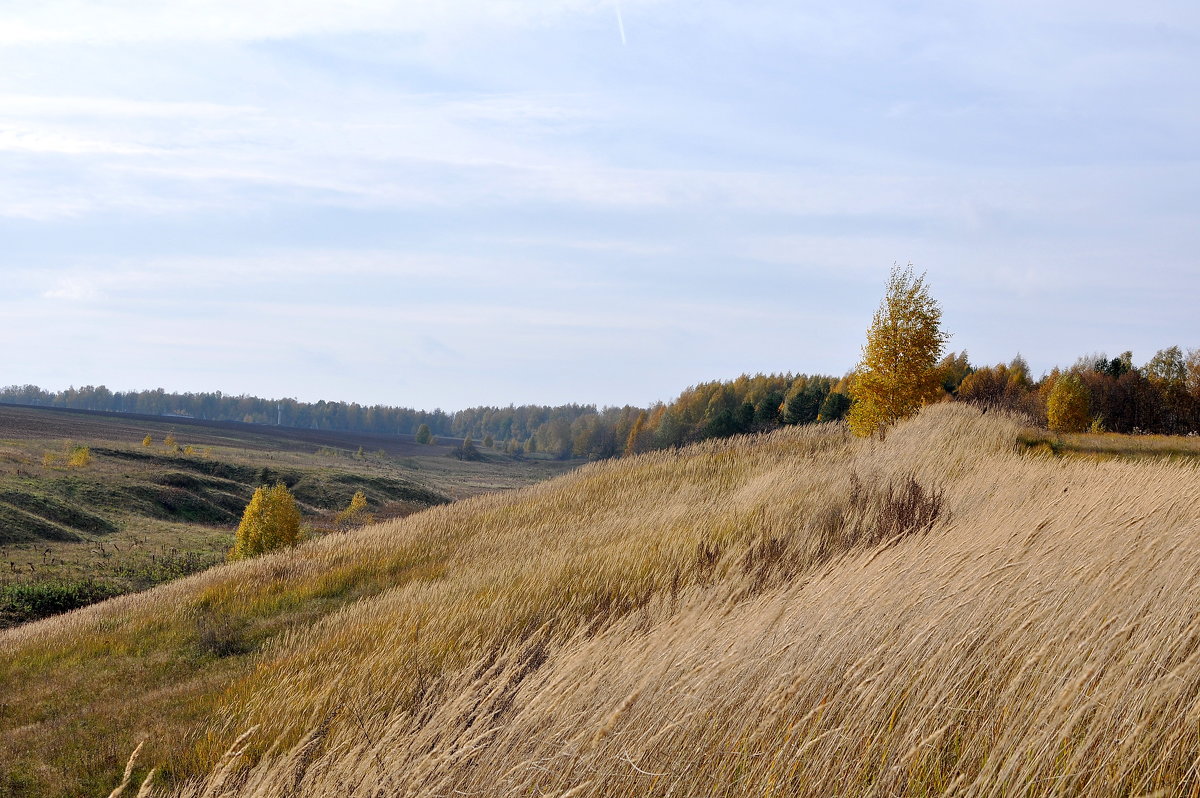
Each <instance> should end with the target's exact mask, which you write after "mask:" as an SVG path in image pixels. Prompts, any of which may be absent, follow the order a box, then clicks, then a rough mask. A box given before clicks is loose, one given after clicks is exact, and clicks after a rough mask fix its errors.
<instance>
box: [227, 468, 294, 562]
mask: <svg viewBox="0 0 1200 798" xmlns="http://www.w3.org/2000/svg"><path fill="white" fill-rule="evenodd" d="M299 542H300V510H299V508H297V507H296V498H295V497H294V496H292V492H291V491H289V490H288V489H287V486H286V485H284V484H283V483H282V482H276V483H275V487H273V488H258V489H257V490H255V491H254V496H253V497H252V498H251V499H250V503H249V504H248V505H246V510H245V512H243V513H242V521H241V523H240V524H238V528H237V543H235V544H234V546H233V549H232V550H230V552H229V558H230V559H231V560H238V559H242V558H243V557H254V556H256V555H259V554H264V553H266V552H268V551H274V550H275V549H280V548H283V547H285V546H295V545H296V544H297V543H299Z"/></svg>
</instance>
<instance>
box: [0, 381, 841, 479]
mask: <svg viewBox="0 0 1200 798" xmlns="http://www.w3.org/2000/svg"><path fill="white" fill-rule="evenodd" d="M0 402H7V403H15V404H27V405H38V406H43V407H61V408H72V409H78V410H103V411H110V412H121V413H142V414H147V415H183V416H189V417H192V418H198V419H205V420H211V421H242V422H248V423H255V424H278V425H282V426H289V427H302V428H306V429H321V430H336V431H347V432H371V433H377V434H384V435H391V434H401V435H416V434H417V433H418V432H419V431H420V430H421V429H422V427H427V428H428V431H429V433H430V434H432V435H434V436H442V437H448V438H456V439H458V438H471V439H473V441H477V442H481V443H483V444H484V445H485V446H488V447H494V448H498V449H502V450H504V451H507V452H509V453H511V454H516V455H522V454H535V453H536V454H542V455H549V456H551V457H556V458H564V459H565V458H570V457H582V458H588V459H593V460H596V459H604V458H608V457H615V456H618V455H622V454H627V453H637V452H645V451H650V450H652V449H661V448H667V447H672V446H680V445H683V444H686V443H692V442H695V441H700V440H704V439H705V438H713V437H726V436H729V435H736V434H739V433H747V432H761V431H766V430H769V429H773V428H775V427H778V426H780V425H784V424H810V423H814V422H816V421H818V420H821V421H832V420H837V419H840V418H842V417H843V416H844V415H845V413H846V411H847V410H848V409H849V407H850V397H849V396H848V395H847V392H846V387H845V380H844V379H843V380H838V379H836V378H832V377H822V376H808V375H803V374H801V375H793V374H773V375H762V374H759V375H755V376H742V377H739V378H738V379H736V380H733V381H731V382H719V381H715V382H707V383H702V384H700V385H696V386H693V387H691V388H688V389H687V390H686V391H684V392H683V393H682V394H681V395H680V396H679V398H677V399H676V400H674V401H673V402H670V403H659V404H656V405H654V406H652V407H649V408H640V407H632V406H626V407H607V408H603V409H598V408H597V407H596V406H595V405H579V404H569V405H560V406H557V407H550V406H542V405H522V406H511V405H510V406H509V407H474V408H469V409H466V410H460V411H458V412H455V413H447V412H444V411H442V410H433V411H424V410H414V409H411V408H404V407H387V406H382V405H373V406H363V405H359V404H357V403H347V402H326V401H321V402H315V403H306V402H298V401H296V400H295V399H262V398H259V397H255V396H227V395H224V394H222V393H221V392H219V391H218V392H213V393H167V392H166V391H164V390H162V389H161V388H160V389H157V390H151V391H127V392H122V391H110V390H109V389H108V388H106V387H104V386H98V387H96V386H90V385H88V386H84V387H82V388H68V389H67V390H64V391H46V390H43V389H41V388H39V387H37V386H34V385H25V386H16V385H14V386H9V387H7V388H3V389H0Z"/></svg>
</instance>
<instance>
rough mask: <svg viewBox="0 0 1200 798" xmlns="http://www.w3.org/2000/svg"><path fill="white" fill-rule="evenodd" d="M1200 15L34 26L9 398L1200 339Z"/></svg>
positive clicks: (758, 364) (477, 383) (598, 400)
mask: <svg viewBox="0 0 1200 798" xmlns="http://www.w3.org/2000/svg"><path fill="white" fill-rule="evenodd" d="M1198 220H1200V6H1198V5H1197V4H1196V3H1195V2H1193V1H1191V0H1179V1H1178V2H1176V1H1175V0H1146V1H1145V2H1142V3H1138V4H1130V3H1115V2H1103V1H1101V2H1096V1H1095V0H1092V1H1090V2H1076V0H1062V1H1061V2H1051V3H1047V2H1045V0H1039V2H1032V1H1031V0H1003V2H1001V1H1000V0H978V1H977V2H971V1H968V2H963V1H962V0H956V1H955V2H949V1H948V0H947V1H944V2H934V1H932V0H929V1H926V0H908V1H906V2H899V1H896V2H873V1H872V0H864V1H861V2H860V1H859V0H846V2H841V3H813V2H804V1H803V0H779V1H778V2H776V0H689V2H679V1H676V0H622V2H620V3H617V2H613V1H612V0H607V1H604V0H539V1H538V2H533V1H532V0H528V1H527V2H518V0H406V2H385V1H384V0H341V1H340V2H338V3H331V2H328V0H286V2H285V0H192V1H191V2H188V3H163V2H161V0H154V1H153V2H152V1H151V0H39V1H38V2H36V3H24V2H20V3H19V2H15V0H0V320H2V324H0V384H29V383H32V384H37V385H41V386H42V387H44V388H50V389H61V388H65V387H67V386H70V385H75V386H79V385H86V384H93V385H99V384H104V385H107V386H108V387H109V388H111V389H113V390H125V389H141V388H155V387H163V388H166V389H167V390H175V391H215V390H220V391H223V392H225V393H227V394H242V393H245V394H253V395H258V396H266V397H283V396H291V397H295V398H298V399H301V400H307V401H315V400H318V399H331V400H332V399H338V400H346V401H357V402H361V403H364V404H375V403H378V404H386V405H401V406H409V407H418V408H434V407H441V408H443V409H448V410H452V409H458V408H462V407H468V406H475V405H485V404H487V405H506V404H509V403H516V404H522V403H537V404H559V403H565V402H581V403H595V404H598V405H624V404H627V403H629V404H637V405H645V404H647V403H650V402H653V401H657V400H668V399H670V398H672V397H673V396H675V395H677V394H678V393H679V391H680V390H682V389H683V388H685V387H686V386H688V385H691V384H695V383H697V382H701V381H706V380H711V379H730V378H733V377H736V376H737V375H739V374H742V373H755V372H764V373H772V372H804V373H823V374H833V375H840V374H842V373H845V372H846V371H847V370H849V369H850V368H851V367H852V366H853V365H854V363H855V361H856V360H857V358H858V356H859V352H860V347H861V345H862V343H863V342H864V339H865V332H866V329H867V327H868V325H869V324H870V320H871V315H872V313H873V312H874V310H875V308H876V307H877V306H878V303H879V301H880V299H881V297H882V292H883V287H884V283H885V281H886V279H887V276H888V272H889V270H890V269H891V267H892V266H893V265H894V264H901V265H903V264H907V263H912V264H914V266H915V267H916V269H917V270H918V271H919V272H921V271H923V272H925V273H926V274H927V280H928V283H929V286H930V290H931V293H932V294H933V296H934V297H935V298H937V299H938V300H939V301H940V302H941V304H942V307H943V310H944V315H943V327H944V328H945V329H946V330H948V331H949V332H950V333H952V335H953V338H952V339H951V343H950V346H951V347H952V348H953V349H954V350H955V351H958V350H963V349H965V350H967V351H968V353H969V356H970V359H971V361H972V362H974V363H977V364H984V363H996V362H1002V361H1004V362H1007V361H1008V360H1010V359H1011V358H1012V357H1013V356H1014V355H1015V354H1017V353H1018V352H1020V353H1021V354H1023V355H1024V356H1025V358H1026V359H1027V360H1028V361H1029V363H1030V365H1031V367H1032V369H1033V371H1034V372H1035V373H1041V372H1043V371H1046V370H1048V369H1049V368H1051V367H1052V366H1054V365H1056V364H1061V365H1069V364H1071V363H1073V362H1074V361H1075V360H1076V358H1078V357H1079V356H1081V355H1085V354H1089V353H1093V352H1107V353H1109V354H1110V355H1116V354H1118V353H1120V352H1122V351H1125V350H1132V351H1133V352H1134V360H1135V362H1137V363H1142V362H1145V361H1146V360H1148V359H1149V358H1150V357H1151V356H1152V355H1153V354H1154V352H1155V351H1156V350H1158V349H1161V348H1165V347H1168V346H1172V345H1180V346H1183V347H1185V348H1186V347H1197V346H1200V310H1198V308H1200V303H1198V302H1197V297H1200V260H1198V259H1200V222H1198Z"/></svg>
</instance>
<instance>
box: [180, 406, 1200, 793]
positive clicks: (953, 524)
mask: <svg viewBox="0 0 1200 798" xmlns="http://www.w3.org/2000/svg"><path fill="white" fill-rule="evenodd" d="M1016 432H1017V428H1016V425H1015V423H1013V422H1011V421H1008V420H996V419H995V417H994V416H993V417H992V418H988V419H983V418H979V417H977V416H976V415H975V414H974V413H973V412H972V411H969V410H964V409H962V408H935V409H933V410H932V411H930V412H927V413H925V414H924V415H923V416H922V417H921V418H920V419H918V420H917V421H915V422H913V423H910V424H908V425H907V426H905V427H904V428H902V429H901V430H899V431H898V432H897V433H896V434H894V435H893V436H891V437H890V438H889V439H888V441H887V442H886V443H883V444H880V443H865V444H856V443H850V442H847V443H843V442H841V441H840V440H837V439H836V433H834V432H833V431H831V430H826V431H822V432H820V433H816V436H817V437H815V438H806V437H805V436H804V434H800V435H796V434H795V433H792V434H785V435H780V436H776V437H775V438H773V439H771V440H769V441H763V442H754V441H749V440H744V441H739V442H736V443H733V444H726V445H721V444H710V445H708V446H706V447H703V448H702V449H700V450H692V451H689V452H685V453H684V454H682V455H679V456H672V455H657V456H655V457H652V458H647V459H645V460H643V461H638V462H634V463H625V464H618V465H616V466H608V467H601V468H595V469H592V471H591V472H590V473H588V474H581V475H579V476H578V477H576V478H575V479H574V480H572V482H571V485H570V489H569V490H566V489H564V486H561V485H560V486H547V487H546V488H543V489H542V490H540V491H538V492H537V495H536V496H531V497H528V498H527V499H526V500H525V504H524V505H518V506H517V507H516V508H513V509H511V510H508V511H509V512H512V513H515V514H516V515H517V516H518V517H520V518H521V521H519V522H518V521H515V519H512V518H510V521H514V523H515V525H516V526H517V528H520V529H523V530H528V534H529V545H528V546H517V547H516V549H515V550H514V549H512V548H510V547H512V546H513V545H514V543H516V541H514V540H512V539H511V538H509V537H507V536H501V537H499V538H493V537H492V536H491V535H487V536H482V537H478V538H472V540H471V541H470V543H468V544H466V545H464V546H463V548H462V550H461V551H460V556H461V557H462V558H463V559H462V563H463V565H464V566H466V565H468V564H470V563H474V564H481V563H487V562H491V563H492V565H493V568H492V569H485V570H484V571H483V572H477V573H475V574H474V578H473V579H472V580H470V581H471V582H472V583H473V584H472V585H471V589H468V590H467V591H466V592H464V591H463V590H462V588H463V587H465V586H466V585H463V584H462V583H461V582H460V583H459V584H458V585H451V584H445V585H441V586H439V587H438V588H437V589H433V588H426V590H429V589H432V590H433V593H432V595H430V594H427V593H425V591H424V590H421V591H414V590H413V589H412V588H406V589H402V590H399V591H395V592H391V593H387V594H384V595H382V596H380V597H378V598H377V599H374V600H373V601H372V602H371V603H370V605H369V606H355V607H352V608H348V609H347V610H345V611H344V612H343V613H342V614H341V615H339V616H337V617H336V618H333V619H330V620H329V621H328V622H326V624H324V625H322V626H320V627H317V628H313V629H311V630H307V631H306V632H305V633H304V634H302V635H297V636H296V637H294V638H292V639H291V640H289V641H288V643H287V645H286V650H281V651H279V652H278V653H277V658H276V659H275V662H276V663H279V664H280V668H281V673H279V674H272V679H271V681H270V684H269V686H268V687H266V689H263V690H260V691H257V692H256V693H255V694H254V698H252V699H248V701H247V706H248V707H250V708H251V710H250V711H249V712H248V713H246V715H245V716H244V722H247V723H249V722H259V723H262V722H263V721H264V720H267V717H266V713H267V711H268V709H269V708H270V707H281V706H306V707H310V708H311V710H312V711H313V714H312V715H311V722H310V731H309V733H308V735H307V736H306V737H304V738H303V739H301V740H299V741H298V742H296V744H294V745H292V746H291V747H290V749H288V750H284V751H276V752H273V753H272V754H271V755H269V756H267V757H265V758H262V759H261V760H259V761H258V763H257V765H255V766H253V767H251V768H250V769H249V770H240V769H239V758H238V757H236V756H230V758H229V759H227V760H226V762H225V763H224V764H223V765H222V767H221V768H219V769H218V771H217V775H215V776H213V777H211V778H210V779H209V780H208V781H205V782H197V783H194V784H193V785H191V786H190V787H189V788H188V789H187V790H185V791H184V793H185V794H188V795H223V794H239V795H264V796H266V795H271V796H274V795H284V794H289V795H290V794H296V795H331V794H338V795H343V794H345V795H496V796H500V795H567V794H578V795H629V796H633V795H747V794H754V795H814V796H816V795H832V794H854V795H898V794H912V795H930V794H944V795H1031V794H1043V795H1061V794H1079V795H1132V794H1143V793H1154V792H1155V791H1161V792H1162V793H1164V794H1188V793H1193V792H1194V791H1195V790H1196V789H1197V787H1198V785H1200V775H1198V774H1197V773H1196V770H1195V768H1196V765H1197V761H1198V760H1197V757H1198V756H1200V538H1198V535H1200V472H1198V471H1197V470H1196V469H1195V468H1193V467H1188V466H1179V465H1169V464H1167V465H1145V464H1139V465H1129V464H1120V463H1080V462H1062V461H1056V460H1053V459H1049V458H1029V457H1024V458H1023V457H1020V456H1019V455H1018V454H1017V453H1016V452H1015V451H1014V450H1013V446H1012V442H1013V440H1014V439H1015V436H1016ZM810 434H811V433H810ZM722 461H730V462H737V463H738V467H735V468H730V469H725V468H722V467H721V465H720V464H721V463H722ZM864 484H868V485H871V486H873V490H874V492H873V494H872V496H871V498H870V499H869V500H868V501H866V502H865V503H864V502H863V501H862V500H861V496H862V493H863V491H865V490H868V489H867V488H864V487H863V485H864ZM911 485H916V486H927V487H926V488H924V490H925V496H924V498H923V500H918V501H917V502H916V504H917V511H916V512H915V513H913V512H910V513H908V516H907V517H908V518H910V519H912V518H916V517H917V516H918V515H919V514H920V512H922V511H925V510H928V509H929V508H931V507H932V506H933V500H934V497H935V496H936V495H937V491H938V490H939V489H940V490H942V491H944V495H942V496H940V497H938V499H939V500H940V501H942V502H944V504H945V506H944V507H943V508H941V512H939V513H935V515H936V520H933V521H932V525H930V524H929V523H926V522H927V521H928V520H929V519H928V518H916V520H917V523H915V524H909V525H908V528H905V523H899V524H897V523H896V522H897V518H896V516H897V513H902V511H901V510H900V509H898V508H899V505H898V504H897V502H896V501H894V500H889V493H890V494H891V496H892V498H893V499H894V498H895V497H896V496H899V495H900V494H901V493H902V491H903V490H904V489H905V486H911ZM885 486H886V487H885ZM918 489H920V488H918ZM856 491H857V492H858V493H857V495H858V496H859V499H857V500H856V498H855V496H856ZM609 492H616V493H617V494H618V495H623V496H627V497H628V500H629V502H630V504H632V505H634V506H636V507H637V508H638V510H639V511H638V512H637V513H634V514H631V515H625V514H622V513H620V512H614V513H611V514H603V513H595V512H594V509H595V506H596V500H597V497H596V494H597V493H603V494H605V495H607V494H608V493H609ZM646 496H651V497H654V498H655V501H654V503H653V505H652V506H647V505H646V503H645V497H646ZM639 498H640V499H641V501H639ZM564 499H565V500H566V503H563V500H564ZM522 506H523V508H524V509H523V510H520V509H519V508H521V507H522ZM584 508H592V510H585V509H584ZM856 508H857V509H856ZM505 509H507V508H505ZM499 510H500V508H499V507H494V508H491V510H490V511H491V512H496V511H499ZM522 512H523V513H525V515H521V513H522ZM928 514H929V513H928V512H927V513H926V515H928ZM483 515H485V516H486V513H484V514H483ZM539 518H540V519H543V520H542V521H541V522H539V521H538V519H539ZM568 519H569V520H568ZM902 520H903V519H901V521H902ZM563 521H566V522H567V523H563ZM539 523H541V524H543V525H542V526H538V524H539ZM856 529H857V530H859V532H858V533H857V534H858V536H857V537H855V534H856V533H855V532H854V530H856ZM881 530H887V531H886V532H882V533H881ZM889 532H890V533H894V534H888V533H889ZM906 532H907V533H908V534H905V533H906ZM381 534H382V531H381ZM838 535H841V536H842V537H841V539H839V540H837V542H836V543H835V542H833V541H834V539H835V538H837V536H838ZM672 546H679V547H681V548H683V549H685V550H686V549H690V548H692V547H693V546H695V547H697V553H696V555H695V558H694V561H693V564H692V565H691V574H690V577H689V578H686V579H680V578H679V577H678V576H675V575H672V574H671V567H670V566H668V564H669V563H678V561H679V559H680V558H679V557H678V556H675V557H671V556H667V557H664V556H662V555H661V553H660V551H659V550H660V549H662V548H670V547H672ZM766 551H771V552H773V554H772V555H771V556H769V557H768V556H765V555H764V552H766ZM756 557H757V561H756ZM764 557H765V559H766V560H767V562H766V563H765V564H764V563H763V560H764ZM614 563H616V565H614ZM664 566H668V567H664ZM676 567H677V566H676ZM618 574H619V575H620V577H621V579H622V580H628V579H629V578H630V577H633V580H632V583H630V582H627V581H621V582H619V583H618V582H615V581H614V583H613V584H612V586H611V595H612V596H613V597H614V599H613V604H614V606H615V607H616V608H618V609H619V610H620V611H618V612H601V613H599V614H598V613H597V608H596V607H594V606H591V607H587V608H586V609H585V610H583V611H578V610H576V609H575V608H574V607H573V604H572V602H573V599H574V597H575V596H576V595H589V596H595V595H596V591H595V588H596V586H597V584H603V582H604V581H605V580H607V579H614V580H615V579H616V577H617V575H618ZM460 576H461V575H460ZM476 579H477V580H478V581H475V580H476ZM668 579H671V580H673V581H671V582H670V584H669V585H668V584H667V581H668ZM681 582H685V583H686V584H681ZM631 584H632V585H633V587H632V589H631ZM488 586H491V587H490V589H489V587H488ZM550 595H557V596H558V603H557V604H553V602H552V601H551V600H550V598H549V596H550ZM535 596H536V598H534V597H535ZM547 605H552V606H551V608H550V609H547ZM535 606H536V607H538V608H539V611H538V612H536V613H534V614H532V615H530V614H529V613H528V612H527V611H528V609H529V608H531V607H535ZM439 609H441V610H443V611H445V617H444V618H441V619H437V620H435V618H436V613H437V612H438V610H439ZM605 609H606V610H607V609H608V608H607V607H606V608H605ZM514 619H521V622H520V623H519V624H515V623H514ZM597 619H599V620H597ZM585 621H587V622H585ZM434 623H436V624H437V626H436V627H435V629H434V630H431V632H430V633H431V634H432V635H433V636H434V637H435V638H438V642H437V643H435V644H434V645H432V646H430V647H429V648H432V649H434V650H441V649H442V648H443V647H445V646H449V645H453V641H462V640H464V638H465V637H467V636H469V635H470V633H471V632H475V634H476V637H475V638H473V639H470V640H469V641H468V642H467V643H465V644H463V643H461V642H460V643H459V645H460V646H461V647H462V650H463V653H466V652H475V653H476V657H475V659H474V660H472V661H471V662H469V663H455V664H457V665H458V667H451V665H452V663H449V662H445V661H443V662H442V663H441V666H442V667H441V668H440V669H439V670H436V671H435V672H432V673H427V674H426V675H425V678H423V679H421V680H420V682H419V689H417V690H411V689H410V688H411V686H412V684H411V682H410V681H409V680H410V679H411V678H412V674H413V673H414V672H417V671H419V668H418V669H416V671H414V670H413V669H412V666H411V663H412V662H413V659H414V651H413V648H414V647H415V648H420V647H421V645H422V644H421V643H420V640H421V638H420V637H418V636H415V635H413V631H412V630H413V629H415V628H417V627H418V626H420V625H421V624H434ZM518 627H519V628H518ZM497 628H505V629H506V630H507V631H506V632H505V633H504V634H500V635H495V636H494V637H493V638H492V639H490V640H485V639H483V638H484V636H485V635H484V634H483V632H482V630H489V631H494V630H495V629H497ZM406 634H407V635H412V637H411V642H410V645H409V647H405V645H404V642H405V641H404V636H405V635H406ZM338 651H341V652H343V654H342V655H341V656H337V654H336V652H338ZM405 666H409V668H408V669H406V668H405ZM322 681H323V682H324V683H325V691H326V693H325V695H327V696H329V698H327V699H326V700H325V701H324V702H322V703H319V705H318V704H314V701H313V695H314V686H315V685H316V684H317V683H319V682H322ZM335 696H336V699H335V698H334V697H335ZM398 696H402V698H400V699H399V700H398ZM256 702H257V703H256ZM270 726H271V724H269V723H268V724H266V726H264V727H260V729H269V728H270ZM272 731H274V730H272ZM259 733H262V732H261V731H260V732H259ZM268 735H269V732H268Z"/></svg>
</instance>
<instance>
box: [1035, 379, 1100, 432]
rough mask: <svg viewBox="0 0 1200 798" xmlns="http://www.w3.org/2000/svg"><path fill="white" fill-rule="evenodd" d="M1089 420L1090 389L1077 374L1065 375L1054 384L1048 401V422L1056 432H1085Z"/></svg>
mask: <svg viewBox="0 0 1200 798" xmlns="http://www.w3.org/2000/svg"><path fill="white" fill-rule="evenodd" d="M1090 421H1091V420H1090V419H1089V418H1088V389H1087V386H1086V385H1084V384H1083V381H1082V380H1080V379H1079V376H1078V375H1076V374H1073V373H1071V374H1064V375H1063V376H1061V377H1059V378H1058V379H1057V380H1055V382H1054V387H1053V388H1051V389H1050V396H1049V397H1048V398H1047V399H1046V422H1047V424H1048V426H1049V427H1050V429H1051V430H1053V431H1054V432H1083V431H1084V430H1086V429H1087V428H1088V425H1089V423H1090Z"/></svg>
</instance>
